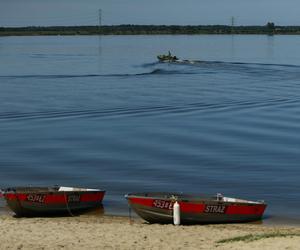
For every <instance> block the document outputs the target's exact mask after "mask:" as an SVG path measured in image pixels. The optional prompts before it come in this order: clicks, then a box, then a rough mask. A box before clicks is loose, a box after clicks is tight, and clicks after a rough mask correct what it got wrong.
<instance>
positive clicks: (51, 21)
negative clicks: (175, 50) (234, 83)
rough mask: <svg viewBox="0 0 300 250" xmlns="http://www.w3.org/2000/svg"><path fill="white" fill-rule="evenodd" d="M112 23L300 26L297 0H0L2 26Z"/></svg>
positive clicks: (0, 22)
mask: <svg viewBox="0 0 300 250" xmlns="http://www.w3.org/2000/svg"><path fill="white" fill-rule="evenodd" d="M99 8H101V9H102V11H103V15H102V20H103V21H102V22H103V24H106V25H112V24H167V25H168V24H182V25H185V24H191V25H193V24H195V25H197V24H229V23H230V17H231V16H234V17H235V22H236V24H237V25H263V24H265V23H267V22H268V21H272V22H275V23H276V24H278V25H300V14H299V10H300V1H299V0H0V26H30V25H34V26H39V25H40V26H49V25H50V26H51V25H96V24H97V23H98V9H99Z"/></svg>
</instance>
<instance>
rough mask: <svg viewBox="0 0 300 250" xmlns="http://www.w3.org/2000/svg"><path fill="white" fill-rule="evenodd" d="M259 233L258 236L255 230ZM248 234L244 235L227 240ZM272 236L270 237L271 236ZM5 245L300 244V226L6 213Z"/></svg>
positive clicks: (0, 225)
mask: <svg viewBox="0 0 300 250" xmlns="http://www.w3.org/2000/svg"><path fill="white" fill-rule="evenodd" d="M250 234H252V235H255V236H258V237H257V239H254V240H253V237H250V236H249V235H250ZM238 236H247V237H246V238H245V239H244V240H242V241H232V242H223V243H221V242H220V241H221V240H226V239H229V238H234V237H238ZM267 236H268V237H269V238H266V237H267ZM0 242H1V247H0V248H1V249H75V250H76V249H249V250H250V249H299V246H300V227H290V226H265V225H256V224H226V225H224V224H223V225H194V226H173V225H158V224H148V223H146V222H144V221H143V220H140V219H138V218H134V219H133V220H132V221H130V220H129V219H128V218H126V217H117V216H78V217H56V218H14V217H12V216H9V215H2V216H0Z"/></svg>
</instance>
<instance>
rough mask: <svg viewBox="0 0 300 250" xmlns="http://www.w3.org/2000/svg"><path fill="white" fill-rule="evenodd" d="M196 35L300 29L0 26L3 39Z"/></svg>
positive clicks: (296, 31) (294, 29) (299, 28)
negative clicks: (13, 37)
mask: <svg viewBox="0 0 300 250" xmlns="http://www.w3.org/2000/svg"><path fill="white" fill-rule="evenodd" d="M180 34H187V35H193V34H195V35H197V34H268V35H274V34H296V35H297V34H300V26H275V24H274V23H271V22H270V23H267V24H266V25H264V26H229V25H185V26H182V25H112V26H108V25H106V26H101V27H99V26H53V27H36V26H34V27H20V28H8V27H0V36H35V35H37V36H40V35H180Z"/></svg>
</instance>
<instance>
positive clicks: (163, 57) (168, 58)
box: [157, 51, 179, 62]
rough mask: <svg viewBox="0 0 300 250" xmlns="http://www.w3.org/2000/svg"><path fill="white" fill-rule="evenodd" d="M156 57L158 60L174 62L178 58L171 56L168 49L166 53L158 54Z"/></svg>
mask: <svg viewBox="0 0 300 250" xmlns="http://www.w3.org/2000/svg"><path fill="white" fill-rule="evenodd" d="M157 59H158V61H159V62H176V61H178V60H179V59H178V58H177V57H176V56H173V55H172V54H171V52H170V51H169V52H168V54H166V55H158V56H157Z"/></svg>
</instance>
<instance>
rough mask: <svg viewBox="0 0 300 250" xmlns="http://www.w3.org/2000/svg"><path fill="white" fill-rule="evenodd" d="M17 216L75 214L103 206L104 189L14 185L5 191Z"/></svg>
mask: <svg viewBox="0 0 300 250" xmlns="http://www.w3.org/2000/svg"><path fill="white" fill-rule="evenodd" d="M2 195H3V197H4V198H5V199H6V202H7V205H8V207H9V208H10V209H11V210H12V211H13V212H14V213H15V214H16V215H17V216H41V215H59V214H68V215H73V214H76V213H80V212H83V211H85V210H89V209H93V208H98V207H101V206H102V200H103V197H104V195H105V191H104V190H100V189H89V188H76V187H63V186H53V187H12V188H7V189H5V190H2Z"/></svg>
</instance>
